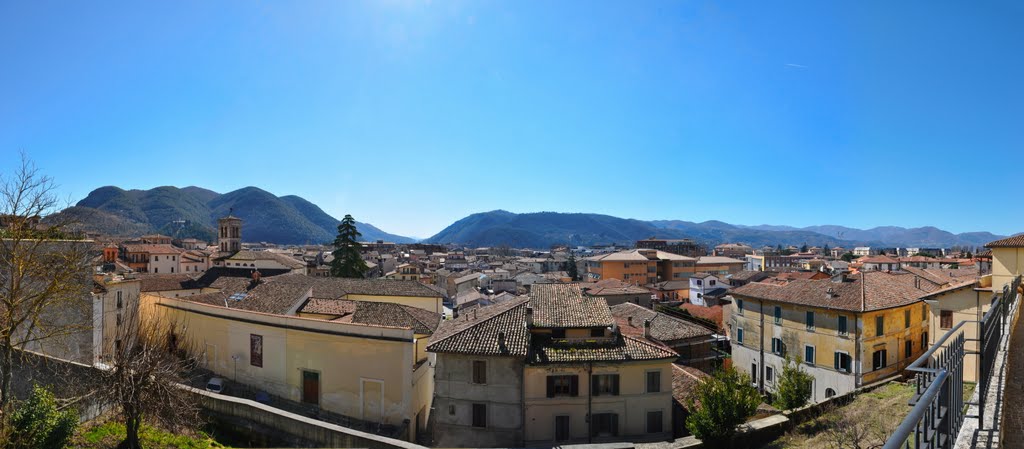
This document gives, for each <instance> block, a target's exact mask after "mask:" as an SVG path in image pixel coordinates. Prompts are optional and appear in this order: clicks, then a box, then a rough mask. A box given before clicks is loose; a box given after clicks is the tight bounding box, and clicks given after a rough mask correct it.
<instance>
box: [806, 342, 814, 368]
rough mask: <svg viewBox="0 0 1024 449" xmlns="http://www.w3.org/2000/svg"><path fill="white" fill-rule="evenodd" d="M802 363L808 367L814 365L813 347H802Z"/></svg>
mask: <svg viewBox="0 0 1024 449" xmlns="http://www.w3.org/2000/svg"><path fill="white" fill-rule="evenodd" d="M804 362H805V363H807V364H808V365H813V364H814V346H811V345H807V346H804Z"/></svg>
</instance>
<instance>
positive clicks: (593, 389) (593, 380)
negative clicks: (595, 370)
mask: <svg viewBox="0 0 1024 449" xmlns="http://www.w3.org/2000/svg"><path fill="white" fill-rule="evenodd" d="M597 384H598V382H597V374H594V375H592V376H590V394H591V395H593V396H600V395H601V389H600V388H598V385H597Z"/></svg>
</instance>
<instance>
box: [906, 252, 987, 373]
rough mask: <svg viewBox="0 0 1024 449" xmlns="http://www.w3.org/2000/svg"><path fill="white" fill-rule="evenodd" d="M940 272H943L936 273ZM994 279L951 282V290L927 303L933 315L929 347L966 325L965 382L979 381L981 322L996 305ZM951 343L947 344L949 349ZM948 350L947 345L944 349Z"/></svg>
mask: <svg viewBox="0 0 1024 449" xmlns="http://www.w3.org/2000/svg"><path fill="white" fill-rule="evenodd" d="M936 271H939V270H936ZM992 293H993V292H992V277H991V276H985V277H982V278H980V279H977V278H975V277H965V278H962V279H959V280H951V283H950V285H949V286H948V287H945V288H943V289H941V290H937V291H935V292H932V293H929V294H928V295H925V296H924V297H923V298H922V299H924V301H925V303H927V304H928V309H929V311H930V313H931V319H930V320H929V324H928V329H929V330H928V336H929V342H928V344H929V345H932V344H934V343H935V342H936V341H938V340H939V339H941V338H942V336H943V335H945V334H946V332H948V331H949V330H950V329H952V328H953V327H955V326H956V325H957V324H959V323H960V322H964V324H963V326H962V329H963V331H964V336H965V337H966V338H967V341H965V342H964V349H965V350H966V351H967V353H966V354H965V355H964V371H963V373H964V380H965V381H967V382H976V381H977V379H978V374H979V371H978V367H979V366H978V354H976V352H977V351H978V350H979V348H978V340H980V339H981V335H980V334H979V332H980V326H978V322H979V321H981V318H982V317H983V316H984V315H985V312H987V311H988V309H989V306H990V305H991V304H992ZM948 344H949V342H946V345H948ZM944 346H945V345H944Z"/></svg>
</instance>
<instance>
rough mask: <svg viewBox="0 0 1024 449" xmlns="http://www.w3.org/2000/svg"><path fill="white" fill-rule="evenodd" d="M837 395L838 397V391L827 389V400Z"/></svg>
mask: <svg viewBox="0 0 1024 449" xmlns="http://www.w3.org/2000/svg"><path fill="white" fill-rule="evenodd" d="M835 395H836V390H833V389H831V388H826V389H825V398H830V397H832V396H835Z"/></svg>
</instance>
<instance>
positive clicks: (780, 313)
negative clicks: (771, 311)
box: [775, 306, 782, 324]
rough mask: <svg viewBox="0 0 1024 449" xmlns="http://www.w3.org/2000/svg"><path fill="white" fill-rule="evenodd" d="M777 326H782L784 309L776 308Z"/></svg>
mask: <svg viewBox="0 0 1024 449" xmlns="http://www.w3.org/2000/svg"><path fill="white" fill-rule="evenodd" d="M775 324H782V307H779V306H775Z"/></svg>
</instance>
